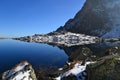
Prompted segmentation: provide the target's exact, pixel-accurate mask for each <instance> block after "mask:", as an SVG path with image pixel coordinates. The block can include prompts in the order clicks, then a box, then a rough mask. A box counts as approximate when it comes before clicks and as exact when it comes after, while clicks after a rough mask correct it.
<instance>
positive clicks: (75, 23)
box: [56, 0, 120, 38]
mask: <svg viewBox="0 0 120 80" xmlns="http://www.w3.org/2000/svg"><path fill="white" fill-rule="evenodd" d="M119 14H120V0H86V2H85V4H84V6H83V7H82V9H81V10H80V11H79V12H78V13H77V14H76V15H75V17H74V18H73V19H69V20H68V21H67V22H66V23H65V25H64V26H61V27H59V28H58V29H57V30H56V31H57V32H61V31H70V32H74V33H82V34H87V35H93V36H99V37H103V38H111V37H120V15H119Z"/></svg>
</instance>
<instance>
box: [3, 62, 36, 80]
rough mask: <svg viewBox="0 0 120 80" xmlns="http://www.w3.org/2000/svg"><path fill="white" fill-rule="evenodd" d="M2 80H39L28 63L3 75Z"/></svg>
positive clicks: (22, 63)
mask: <svg viewBox="0 0 120 80" xmlns="http://www.w3.org/2000/svg"><path fill="white" fill-rule="evenodd" d="M2 80H37V78H36V75H35V72H34V69H33V68H32V65H30V64H29V63H28V62H27V61H23V62H21V63H20V64H17V65H16V66H15V67H14V68H12V69H11V70H8V71H6V72H4V73H3V75H2Z"/></svg>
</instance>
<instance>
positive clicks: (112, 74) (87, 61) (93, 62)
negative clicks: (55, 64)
mask: <svg viewBox="0 0 120 80" xmlns="http://www.w3.org/2000/svg"><path fill="white" fill-rule="evenodd" d="M90 54H91V51H90V49H88V48H87V47H86V48H85V47H83V48H81V52H80V54H79V55H78V54H77V55H71V56H70V57H69V58H70V59H71V58H72V59H73V60H72V61H70V62H67V63H66V65H65V66H64V67H63V68H59V69H58V70H56V71H54V72H52V73H49V75H48V76H44V78H42V79H40V78H38V79H37V78H36V75H37V76H38V74H37V73H35V72H34V69H33V68H32V66H31V65H30V64H29V63H28V62H27V61H23V62H21V63H20V64H17V65H16V66H15V67H13V68H12V69H11V70H8V71H6V72H4V73H3V74H2V79H1V80H120V70H119V69H120V47H112V48H109V49H107V50H106V51H104V52H103V54H104V56H103V57H97V56H93V55H90ZM83 57H84V59H83ZM41 70H42V69H41ZM37 71H38V70H37ZM39 76H41V75H39Z"/></svg>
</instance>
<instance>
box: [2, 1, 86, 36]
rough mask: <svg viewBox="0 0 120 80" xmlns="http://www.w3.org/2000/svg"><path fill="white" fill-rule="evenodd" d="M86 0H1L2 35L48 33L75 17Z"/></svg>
mask: <svg viewBox="0 0 120 80" xmlns="http://www.w3.org/2000/svg"><path fill="white" fill-rule="evenodd" d="M84 2H85V0H0V36H3V37H19V36H26V35H33V34H41V33H48V32H50V31H53V30H56V29H57V28H58V27H59V26H63V25H64V24H65V22H66V21H67V20H68V19H70V18H73V17H74V16H75V14H76V13H77V12H78V11H79V10H80V8H81V7H82V6H83V4H84Z"/></svg>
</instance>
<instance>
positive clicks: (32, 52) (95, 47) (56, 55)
mask: <svg viewBox="0 0 120 80" xmlns="http://www.w3.org/2000/svg"><path fill="white" fill-rule="evenodd" d="M111 46H119V44H112V43H96V44H87V45H79V46H72V47H66V46H62V47H60V46H59V47H57V46H55V45H54V46H52V45H48V44H41V43H34V42H24V41H19V40H10V39H4V40H0V73H2V72H4V71H6V70H8V69H11V68H12V67H13V66H14V65H15V64H17V63H19V62H21V61H24V60H27V61H28V62H29V63H30V64H32V66H33V67H39V66H45V67H49V66H57V67H63V65H64V64H65V63H66V62H67V61H68V59H69V57H70V56H71V55H72V56H74V55H76V54H80V51H81V49H82V48H83V47H88V48H89V49H91V50H92V52H93V53H92V54H90V55H96V56H101V55H102V54H101V52H103V51H105V50H106V49H107V48H109V47H111ZM83 57H84V56H83ZM85 58H86V57H85ZM81 59H83V58H82V55H81Z"/></svg>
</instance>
